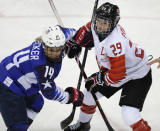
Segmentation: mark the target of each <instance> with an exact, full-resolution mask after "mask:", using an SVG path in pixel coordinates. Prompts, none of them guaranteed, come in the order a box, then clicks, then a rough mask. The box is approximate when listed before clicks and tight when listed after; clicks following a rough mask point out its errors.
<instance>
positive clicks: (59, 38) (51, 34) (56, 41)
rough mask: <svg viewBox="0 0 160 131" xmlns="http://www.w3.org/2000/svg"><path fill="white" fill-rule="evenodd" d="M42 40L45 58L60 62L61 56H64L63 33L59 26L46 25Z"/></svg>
mask: <svg viewBox="0 0 160 131" xmlns="http://www.w3.org/2000/svg"><path fill="white" fill-rule="evenodd" d="M42 41H43V49H44V52H45V55H46V57H47V59H48V60H49V61H52V62H61V61H62V58H63V57H64V56H65V53H64V44H65V35H64V33H63V31H62V30H61V27H59V26H58V25H56V26H49V27H47V28H46V29H45V30H44V31H43V34H42Z"/></svg>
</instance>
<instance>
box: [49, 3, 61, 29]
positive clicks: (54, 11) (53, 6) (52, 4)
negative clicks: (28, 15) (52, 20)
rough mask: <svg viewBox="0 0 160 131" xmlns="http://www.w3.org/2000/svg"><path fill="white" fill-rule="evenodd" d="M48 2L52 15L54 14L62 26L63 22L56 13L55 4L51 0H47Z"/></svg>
mask: <svg viewBox="0 0 160 131" xmlns="http://www.w3.org/2000/svg"><path fill="white" fill-rule="evenodd" d="M48 2H49V4H50V6H51V8H52V11H53V13H54V15H55V16H56V19H57V21H58V24H60V25H61V26H63V22H62V20H61V18H60V15H59V14H58V11H57V9H56V6H55V5H54V3H53V1H52V0H48Z"/></svg>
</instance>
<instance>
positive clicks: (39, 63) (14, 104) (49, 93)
mask: <svg viewBox="0 0 160 131" xmlns="http://www.w3.org/2000/svg"><path fill="white" fill-rule="evenodd" d="M75 32H76V30H75V29H72V28H62V27H60V26H58V25H57V26H50V27H48V28H47V29H45V31H44V32H43V34H42V39H41V40H39V41H34V42H33V43H32V44H31V45H30V46H28V47H26V48H24V49H22V50H19V51H17V52H15V53H13V54H12V55H10V56H8V57H6V58H5V59H3V60H2V61H1V63H0V113H1V115H2V118H3V120H4V123H5V125H6V127H7V131H27V129H28V128H29V126H30V125H31V123H32V122H33V119H34V118H35V116H36V114H37V113H39V112H40V110H41V109H42V107H43V104H44V100H43V97H42V95H43V96H44V97H45V98H47V99H49V100H55V101H59V102H60V103H62V104H69V103H73V104H74V105H75V106H80V105H81V104H82V100H83V94H82V92H81V91H79V90H77V89H75V88H73V87H67V88H66V89H65V90H63V89H62V88H60V87H59V86H58V85H56V83H55V82H54V79H55V78H56V77H57V76H58V74H59V72H60V70H61V65H62V59H63V57H64V55H65V51H64V45H65V42H66V41H67V40H69V39H70V38H71V37H72V36H73V35H74V34H75ZM79 51H80V49H79ZM41 94H42V95H41Z"/></svg>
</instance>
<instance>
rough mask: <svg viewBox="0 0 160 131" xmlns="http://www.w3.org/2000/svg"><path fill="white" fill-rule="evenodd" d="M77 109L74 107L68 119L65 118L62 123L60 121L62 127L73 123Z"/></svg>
mask: <svg viewBox="0 0 160 131" xmlns="http://www.w3.org/2000/svg"><path fill="white" fill-rule="evenodd" d="M75 109H76V108H73V110H72V112H71V114H70V115H69V116H68V117H67V118H66V119H64V120H63V121H61V123H60V126H61V129H64V128H66V127H67V126H68V125H69V124H71V122H72V121H73V118H74V114H75V111H76V110H75Z"/></svg>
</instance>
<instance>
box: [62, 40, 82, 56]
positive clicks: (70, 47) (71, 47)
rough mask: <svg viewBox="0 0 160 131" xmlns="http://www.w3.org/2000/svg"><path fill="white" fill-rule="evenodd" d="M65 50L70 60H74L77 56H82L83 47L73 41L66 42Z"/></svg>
mask: <svg viewBox="0 0 160 131" xmlns="http://www.w3.org/2000/svg"><path fill="white" fill-rule="evenodd" d="M64 50H65V53H66V54H67V56H68V57H69V58H74V57H76V56H77V57H78V56H79V55H80V54H81V50H82V47H81V46H79V45H78V44H77V43H75V42H74V41H73V40H72V39H71V40H69V41H68V42H66V44H65V47H64Z"/></svg>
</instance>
